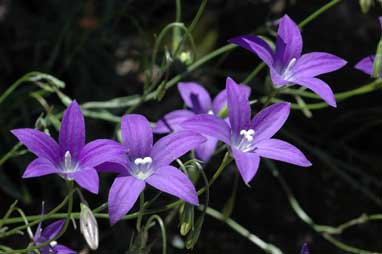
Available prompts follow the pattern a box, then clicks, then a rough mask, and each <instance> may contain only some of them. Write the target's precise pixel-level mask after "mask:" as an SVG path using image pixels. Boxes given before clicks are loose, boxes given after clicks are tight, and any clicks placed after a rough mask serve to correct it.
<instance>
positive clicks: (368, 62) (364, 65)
mask: <svg viewBox="0 0 382 254" xmlns="http://www.w3.org/2000/svg"><path fill="white" fill-rule="evenodd" d="M379 23H380V25H381V27H382V16H381V17H379ZM380 57H381V58H382V56H380ZM374 61H375V55H370V56H367V57H365V58H363V59H362V60H361V61H359V62H358V63H357V64H356V65H355V66H354V67H355V68H356V69H358V70H360V71H362V72H364V73H366V74H369V75H370V76H371V75H372V74H373V71H374ZM379 75H380V76H382V70H380V71H379Z"/></svg>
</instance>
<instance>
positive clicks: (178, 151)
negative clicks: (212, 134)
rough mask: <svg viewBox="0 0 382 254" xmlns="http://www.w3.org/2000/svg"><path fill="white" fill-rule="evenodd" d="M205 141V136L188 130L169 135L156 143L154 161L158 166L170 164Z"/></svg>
mask: <svg viewBox="0 0 382 254" xmlns="http://www.w3.org/2000/svg"><path fill="white" fill-rule="evenodd" d="M205 141H206V138H204V137H203V136H201V135H199V134H197V133H196V132H193V131H188V130H185V131H178V132H175V133H173V134H170V135H167V136H165V137H163V138H161V139H159V140H158V142H156V143H155V145H154V147H153V149H152V152H151V157H152V159H153V163H154V164H155V166H156V167H161V166H166V165H169V164H170V163H171V162H173V161H174V160H176V159H177V158H179V157H181V156H182V155H184V154H185V153H187V152H189V151H191V150H192V149H194V148H195V147H197V146H198V145H200V144H201V143H203V142H205Z"/></svg>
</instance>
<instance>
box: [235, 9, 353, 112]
mask: <svg viewBox="0 0 382 254" xmlns="http://www.w3.org/2000/svg"><path fill="white" fill-rule="evenodd" d="M229 42H231V43H234V44H237V45H239V46H240V47H243V48H245V49H247V50H249V51H251V52H253V53H255V54H257V56H258V57H259V58H260V59H261V60H263V61H264V62H265V64H266V65H268V67H269V69H270V73H271V78H272V81H273V83H274V85H275V87H276V88H280V87H283V86H286V85H289V84H298V85H301V86H304V87H306V88H308V89H310V90H312V91H313V92H314V93H316V94H318V95H319V96H320V97H321V98H322V99H324V101H326V103H328V104H329V105H331V106H333V107H336V101H335V98H334V95H333V92H332V90H331V89H330V87H329V86H328V84H326V83H325V82H324V81H322V80H321V79H318V78H316V76H318V75H320V74H324V73H328V72H332V71H335V70H337V69H340V68H341V67H343V66H344V65H345V64H346V61H345V60H343V59H341V58H339V57H337V56H335V55H332V54H328V53H323V52H312V53H307V54H304V55H301V52H302V44H303V43H302V37H301V32H300V30H299V28H298V26H297V25H296V23H294V22H293V20H291V19H290V18H289V16H288V15H285V16H284V17H283V18H281V21H280V24H279V28H278V32H277V39H276V49H275V50H273V49H272V48H271V47H270V46H269V45H268V43H267V42H266V41H265V40H263V39H261V38H260V37H258V36H254V35H243V36H238V37H235V38H232V39H230V40H229Z"/></svg>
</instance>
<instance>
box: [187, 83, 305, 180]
mask: <svg viewBox="0 0 382 254" xmlns="http://www.w3.org/2000/svg"><path fill="white" fill-rule="evenodd" d="M226 89H227V97H228V116H229V123H230V124H228V123H226V122H225V121H224V120H222V119H220V118H218V117H216V116H211V115H198V116H194V117H192V118H191V119H189V120H187V121H185V122H183V124H182V126H183V128H185V129H190V130H194V131H197V132H199V133H202V134H205V135H209V136H213V137H215V138H217V139H218V140H221V141H223V142H224V143H225V144H227V145H228V146H229V147H230V150H231V153H232V155H233V157H234V159H235V161H236V165H237V168H238V169H239V172H240V174H241V176H242V178H243V180H244V181H245V182H246V183H248V182H249V181H251V179H252V178H253V177H254V176H255V174H256V172H257V169H258V167H259V162H260V157H264V158H269V159H274V160H279V161H284V162H288V163H291V164H295V165H298V166H302V167H308V166H310V165H311V163H310V162H309V161H308V160H307V159H306V157H305V156H304V154H303V153H302V152H301V151H300V150H298V149H297V148H296V147H295V146H293V145H291V144H289V143H287V142H285V141H282V140H279V139H274V138H272V136H273V135H274V134H275V133H276V132H277V131H278V130H279V129H280V128H281V126H282V125H283V124H284V122H285V121H286V119H287V118H288V115H289V111H290V105H289V103H277V104H274V105H272V106H269V107H267V108H265V109H264V110H262V111H260V112H259V113H258V114H257V115H256V116H255V117H254V118H253V119H252V120H251V108H250V104H249V100H248V94H246V93H244V92H243V89H241V85H238V84H236V83H235V81H233V80H232V79H231V78H227V87H226Z"/></svg>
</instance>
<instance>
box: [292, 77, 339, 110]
mask: <svg viewBox="0 0 382 254" xmlns="http://www.w3.org/2000/svg"><path fill="white" fill-rule="evenodd" d="M291 82H293V83H296V84H299V85H301V86H304V87H306V88H308V89H310V90H312V91H313V92H314V93H315V94H317V95H318V96H320V97H321V98H322V99H323V100H324V101H325V102H326V103H328V104H329V105H330V106H332V107H337V103H336V99H335V97H334V94H333V91H332V89H331V88H330V87H329V85H328V84H326V83H325V82H324V81H322V80H321V79H318V78H293V80H291Z"/></svg>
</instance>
